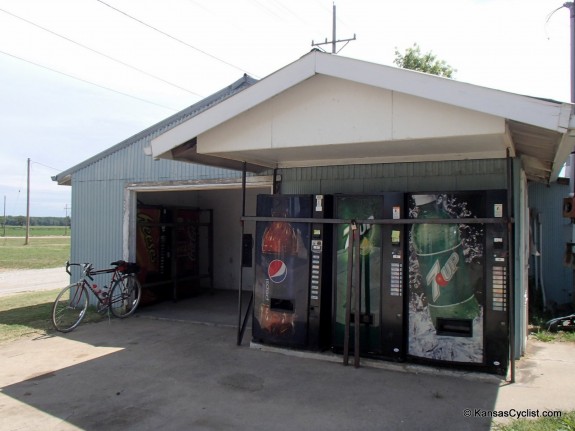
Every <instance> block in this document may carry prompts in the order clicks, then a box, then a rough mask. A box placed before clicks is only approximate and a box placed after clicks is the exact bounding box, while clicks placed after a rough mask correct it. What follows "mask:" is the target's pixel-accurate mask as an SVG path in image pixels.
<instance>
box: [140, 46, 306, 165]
mask: <svg viewBox="0 0 575 431" xmlns="http://www.w3.org/2000/svg"><path fill="white" fill-rule="evenodd" d="M315 62H316V57H315V56H312V55H307V56H304V57H302V58H301V59H299V60H297V61H295V62H293V63H291V64H289V65H287V66H286V67H284V68H282V69H280V70H278V71H277V72H274V73H273V74H271V75H269V76H268V77H266V78H264V79H262V80H261V81H258V83H257V84H258V85H252V86H251V87H249V88H246V89H245V90H243V91H242V92H240V93H238V94H236V95H234V97H230V98H229V99H227V100H225V101H223V102H222V103H220V104H218V105H215V106H214V107H212V108H210V109H208V110H206V111H204V112H202V113H201V114H199V115H196V116H195V117H193V118H191V119H190V120H188V121H185V122H184V123H182V124H180V125H179V126H176V127H174V128H172V129H170V130H168V131H167V132H166V133H164V134H162V135H160V136H158V137H157V138H155V139H152V141H151V147H152V156H153V157H154V158H159V157H166V156H168V155H167V154H166V153H169V152H170V151H171V150H172V149H173V148H175V147H177V146H178V145H180V144H183V143H184V142H187V141H189V140H190V139H193V138H195V137H197V136H199V135H200V134H202V133H204V132H206V131H208V130H210V129H211V128H213V127H216V126H218V125H220V124H222V123H224V122H225V121H227V120H229V119H231V118H234V117H236V116H237V115H239V114H241V113H242V112H245V111H247V110H249V109H250V108H253V107H254V106H256V105H259V104H260V103H262V102H265V101H266V100H268V99H271V98H272V97H274V96H276V95H278V94H279V93H281V92H283V91H285V90H287V89H289V88H291V87H293V86H294V85H297V84H298V83H300V82H302V81H304V80H306V79H308V78H310V77H312V76H313V75H315ZM162 155H163V156H162ZM168 157H169V156H168Z"/></svg>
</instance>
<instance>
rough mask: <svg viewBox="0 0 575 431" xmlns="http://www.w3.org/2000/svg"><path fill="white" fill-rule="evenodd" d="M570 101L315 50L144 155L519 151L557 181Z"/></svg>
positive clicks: (331, 159)
mask: <svg viewBox="0 0 575 431" xmlns="http://www.w3.org/2000/svg"><path fill="white" fill-rule="evenodd" d="M573 125H574V124H573V119H572V105H571V104H568V103H561V102H556V101H551V100H543V99H538V98H533V97H527V96H521V95H517V94H512V93H507V92H503V91H499V90H494V89H489V88H484V87H479V86H475V85H471V84H467V83H462V82H458V81H454V80H451V79H446V78H441V77H437V76H433V75H428V74H423V73H419V72H414V71H410V70H406V69H398V68H394V67H389V66H383V65H378V64H373V63H367V62H364V61H359V60H353V59H349V58H344V57H339V56H334V55H329V54H325V53H320V52H317V51H312V52H311V53H309V54H308V55H306V56H304V57H302V58H301V59H299V60H298V61H296V62H294V63H292V64H290V65H288V66H286V67H284V68H283V69H280V70H279V71H277V72H275V73H274V74H272V75H270V76H268V77H266V78H264V79H262V80H261V81H259V82H258V83H256V84H254V85H252V86H251V87H249V88H247V89H245V90H243V91H242V92H240V93H238V94H235V95H234V96H233V97H230V98H229V99H227V100H224V101H223V102H221V103H219V104H217V105H214V106H212V107H211V108H210V109H208V110H206V111H204V112H201V113H199V114H198V115H196V116H194V117H193V118H190V119H189V120H187V121H185V122H183V123H182V124H180V125H178V126H176V127H174V128H172V129H170V130H168V131H167V132H165V133H163V134H162V135H160V136H158V137H156V138H155V139H153V140H152V141H151V155H152V156H153V157H155V158H167V159H177V160H184V161H190V162H195V163H201V164H207V165H215V166H222V167H228V168H232V169H241V168H242V167H243V166H244V163H245V166H246V168H247V169H248V170H250V171H261V170H264V169H269V168H276V167H280V168H282V167H298V166H322V165H341V164H365V163H395V162H405V161H433V160H458V159H486V158H504V157H506V154H507V153H508V152H509V153H510V154H511V155H512V156H514V157H520V158H521V160H522V162H523V167H524V169H525V172H526V174H527V177H528V179H530V180H534V181H542V182H550V181H554V180H555V179H556V178H557V176H558V174H559V172H560V170H561V168H562V165H563V163H564V162H565V160H566V158H567V156H568V154H569V153H570V152H571V150H572V149H573V147H574V145H575V138H574V136H573V135H574V133H573Z"/></svg>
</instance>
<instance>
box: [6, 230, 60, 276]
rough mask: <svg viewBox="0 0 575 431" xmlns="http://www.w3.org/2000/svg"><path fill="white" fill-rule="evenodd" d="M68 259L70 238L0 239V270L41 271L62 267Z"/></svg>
mask: <svg viewBox="0 0 575 431" xmlns="http://www.w3.org/2000/svg"><path fill="white" fill-rule="evenodd" d="M69 259H70V237H69V236H61V237H53V236H51V237H41V236H37V237H36V236H35V237H30V240H29V242H28V245H24V238H0V269H42V268H56V267H58V266H64V264H65V262H66V261H67V260H69Z"/></svg>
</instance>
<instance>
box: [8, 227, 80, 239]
mask: <svg viewBox="0 0 575 431" xmlns="http://www.w3.org/2000/svg"><path fill="white" fill-rule="evenodd" d="M69 235H70V228H69V227H66V226H30V237H35V236H69ZM13 236H17V237H22V238H24V237H26V227H25V226H6V235H4V227H3V226H0V238H1V237H13Z"/></svg>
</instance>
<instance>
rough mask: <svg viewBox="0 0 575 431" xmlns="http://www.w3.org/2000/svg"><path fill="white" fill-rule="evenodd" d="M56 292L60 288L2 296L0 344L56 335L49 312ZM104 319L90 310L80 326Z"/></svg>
mask: <svg viewBox="0 0 575 431" xmlns="http://www.w3.org/2000/svg"><path fill="white" fill-rule="evenodd" d="M59 291H60V289H56V290H44V291H39V292H30V293H16V294H14V295H10V296H6V297H2V300H1V301H0V344H3V343H8V342H11V341H15V340H18V339H19V338H22V337H30V336H42V335H46V334H54V333H56V330H55V329H54V327H53V326H52V320H51V319H52V318H51V313H52V305H53V304H54V300H55V299H56V296H57V295H58V292H59ZM106 318H107V316H106V315H102V314H99V313H97V312H96V311H95V310H94V309H93V308H92V307H90V308H89V309H88V312H87V314H86V316H85V317H84V319H83V320H82V324H84V323H94V322H99V321H102V320H104V319H106Z"/></svg>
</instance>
